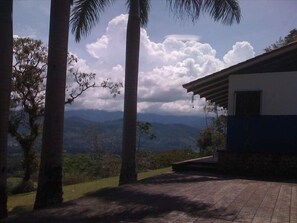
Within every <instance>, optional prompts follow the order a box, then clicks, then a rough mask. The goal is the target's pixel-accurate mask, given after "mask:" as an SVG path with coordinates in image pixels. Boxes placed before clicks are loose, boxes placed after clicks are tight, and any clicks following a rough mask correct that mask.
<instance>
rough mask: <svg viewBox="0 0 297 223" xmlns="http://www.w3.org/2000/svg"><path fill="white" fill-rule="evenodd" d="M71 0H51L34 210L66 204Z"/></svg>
mask: <svg viewBox="0 0 297 223" xmlns="http://www.w3.org/2000/svg"><path fill="white" fill-rule="evenodd" d="M71 2H72V1H71V0H65V1H60V0H51V11H50V29H49V51H48V70H47V81H46V96H45V114H44V124H43V135H42V149H41V160H40V170H39V178H38V188H37V194H36V199H35V204H34V209H41V208H46V207H50V206H52V205H56V204H60V203H62V201H63V190H62V151H63V129H64V103H65V84H66V69H67V48H68V31H69V17H70V4H71Z"/></svg>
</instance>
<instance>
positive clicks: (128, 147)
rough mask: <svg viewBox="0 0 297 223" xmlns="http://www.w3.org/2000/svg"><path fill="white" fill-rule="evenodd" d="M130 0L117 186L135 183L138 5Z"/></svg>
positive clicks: (137, 0)
mask: <svg viewBox="0 0 297 223" xmlns="http://www.w3.org/2000/svg"><path fill="white" fill-rule="evenodd" d="M139 4H140V3H139V0H132V1H131V3H130V11H129V18H128V25H127V40H126V68H125V96H124V124H123V144H122V166H121V174H120V182H119V184H120V185H122V184H127V183H133V182H135V181H137V173H136V162H135V153H136V121H137V86H138V64H139V43H140V8H139V7H140V5H139Z"/></svg>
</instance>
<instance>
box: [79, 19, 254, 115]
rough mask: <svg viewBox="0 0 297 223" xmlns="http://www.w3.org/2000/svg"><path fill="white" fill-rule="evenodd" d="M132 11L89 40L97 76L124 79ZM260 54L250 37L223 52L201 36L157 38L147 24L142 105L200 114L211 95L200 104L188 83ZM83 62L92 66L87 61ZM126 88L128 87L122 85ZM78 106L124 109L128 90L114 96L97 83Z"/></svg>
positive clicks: (92, 67)
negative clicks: (185, 86) (188, 89)
mask: <svg viewBox="0 0 297 223" xmlns="http://www.w3.org/2000/svg"><path fill="white" fill-rule="evenodd" d="M127 19H128V17H127V15H120V16H117V17H116V18H114V19H113V20H111V21H110V22H109V24H108V26H107V28H106V32H105V34H104V35H102V36H101V37H99V38H98V39H97V41H95V42H93V43H90V44H87V46H86V49H87V51H88V52H89V53H90V55H92V56H93V57H94V58H96V59H97V60H98V62H97V63H96V64H88V66H89V67H88V69H89V70H91V71H93V72H96V73H97V81H102V80H105V79H106V78H110V79H111V80H113V81H121V82H123V81H124V67H125V64H124V62H125V39H126V25H127ZM253 56H254V51H253V47H252V46H251V45H250V44H249V43H248V42H245V41H244V42H237V43H235V45H234V46H233V47H232V50H230V51H229V52H228V53H227V54H226V55H225V56H224V58H223V60H220V59H219V58H217V57H216V50H215V49H213V48H212V47H211V45H209V44H207V43H201V42H199V38H198V37H197V36H178V35H169V36H167V37H166V38H165V39H164V41H163V42H159V43H157V42H153V41H152V40H151V39H150V37H149V35H148V33H147V32H146V30H145V29H141V45H140V66H139V87H138V92H139V93H138V101H139V103H138V111H139V112H156V113H157V112H158V113H176V114H194V113H198V110H199V109H200V110H201V108H202V107H203V105H204V103H205V100H203V99H197V100H196V101H195V109H192V104H191V102H190V98H191V95H189V94H187V93H186V90H185V89H183V87H182V84H185V83H187V82H189V81H193V80H195V79H197V78H199V77H203V76H205V75H208V74H211V73H213V72H216V71H218V70H221V69H223V68H225V67H227V66H230V65H233V64H236V63H238V62H241V61H244V60H246V59H249V58H251V57H253ZM81 63H82V66H87V65H86V62H85V61H82V62H81ZM122 93H123V89H122ZM76 106H77V107H79V106H81V107H84V108H94V109H105V110H122V109H123V94H121V95H120V96H118V97H117V98H115V99H113V98H112V97H111V96H110V95H109V92H108V91H107V90H98V89H92V90H90V91H89V92H87V93H85V94H84V96H83V97H81V98H80V99H79V100H78V101H77V103H76Z"/></svg>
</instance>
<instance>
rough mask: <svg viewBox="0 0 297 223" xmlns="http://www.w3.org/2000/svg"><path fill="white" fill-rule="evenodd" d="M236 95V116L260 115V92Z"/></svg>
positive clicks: (240, 92)
mask: <svg viewBox="0 0 297 223" xmlns="http://www.w3.org/2000/svg"><path fill="white" fill-rule="evenodd" d="M235 94H236V106H235V108H236V110H235V115H260V103H261V92H260V91H239V92H236V93H235Z"/></svg>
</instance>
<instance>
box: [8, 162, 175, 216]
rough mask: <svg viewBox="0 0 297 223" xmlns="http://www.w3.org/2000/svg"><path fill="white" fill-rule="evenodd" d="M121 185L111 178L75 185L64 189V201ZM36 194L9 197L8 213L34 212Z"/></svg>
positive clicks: (145, 174) (152, 173)
mask: <svg viewBox="0 0 297 223" xmlns="http://www.w3.org/2000/svg"><path fill="white" fill-rule="evenodd" d="M169 171H171V167H167V168H163V169H158V170H151V171H147V172H143V173H139V174H138V180H142V179H145V178H148V177H152V176H156V175H159V174H162V173H166V172H169ZM118 184H119V177H109V178H104V179H100V180H95V181H90V182H85V183H79V184H73V185H68V186H64V187H63V191H64V195H63V198H64V201H70V200H73V199H76V198H79V197H82V196H84V195H86V194H88V193H91V192H95V191H97V190H100V189H102V188H107V187H117V186H118ZM35 195H36V193H35V192H33V193H26V194H18V195H11V196H9V197H8V211H9V213H10V214H20V213H24V212H29V211H32V209H33V204H34V200H35Z"/></svg>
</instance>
